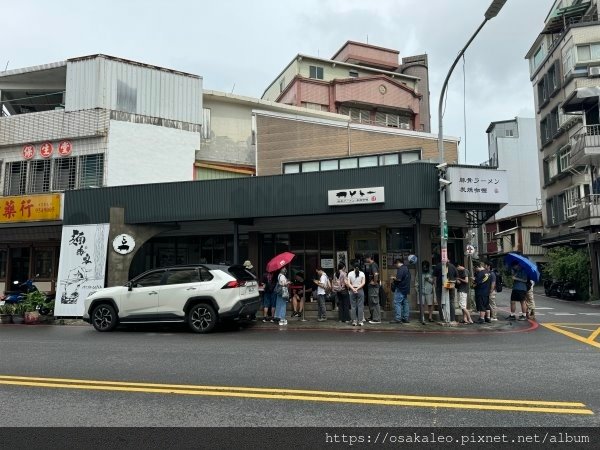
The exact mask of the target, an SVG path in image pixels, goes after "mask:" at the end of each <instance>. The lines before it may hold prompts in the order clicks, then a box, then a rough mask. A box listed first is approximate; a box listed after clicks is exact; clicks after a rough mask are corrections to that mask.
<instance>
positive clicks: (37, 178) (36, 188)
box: [27, 159, 51, 194]
mask: <svg viewBox="0 0 600 450" xmlns="http://www.w3.org/2000/svg"><path fill="white" fill-rule="evenodd" d="M50 163H51V161H50V160H48V159H45V160H36V161H31V165H30V167H29V186H28V188H27V192H28V193H30V194H37V193H40V192H48V191H50Z"/></svg>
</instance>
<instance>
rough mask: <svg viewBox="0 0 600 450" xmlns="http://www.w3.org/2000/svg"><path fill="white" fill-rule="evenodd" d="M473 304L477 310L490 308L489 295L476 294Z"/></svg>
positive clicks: (481, 310)
mask: <svg viewBox="0 0 600 450" xmlns="http://www.w3.org/2000/svg"><path fill="white" fill-rule="evenodd" d="M475 306H476V307H477V311H478V312H484V311H487V310H489V309H490V296H489V295H476V296H475Z"/></svg>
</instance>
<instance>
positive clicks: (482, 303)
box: [474, 264, 492, 323]
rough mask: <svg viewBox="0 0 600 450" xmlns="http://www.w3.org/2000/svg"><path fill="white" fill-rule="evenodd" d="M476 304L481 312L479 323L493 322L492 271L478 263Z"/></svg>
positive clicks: (475, 283)
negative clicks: (491, 299)
mask: <svg viewBox="0 0 600 450" xmlns="http://www.w3.org/2000/svg"><path fill="white" fill-rule="evenodd" d="M475 270H476V275H475V282H474V285H475V305H476V306H477V311H478V312H479V320H478V321H477V323H486V322H491V320H490V288H491V281H492V280H491V277H490V273H489V272H488V271H487V270H485V268H484V267H483V264H478V265H477V266H476V268H475Z"/></svg>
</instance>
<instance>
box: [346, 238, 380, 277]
mask: <svg viewBox="0 0 600 450" xmlns="http://www.w3.org/2000/svg"><path fill="white" fill-rule="evenodd" d="M379 240H380V238H379V232H377V231H362V232H360V233H351V236H350V255H349V257H350V258H349V261H348V263H349V264H348V268H349V270H350V269H352V265H353V264H354V263H355V262H356V261H358V263H359V264H360V267H361V269H364V267H365V258H366V257H367V256H368V255H373V259H374V260H375V262H376V263H377V264H378V265H379V264H380V258H379V252H380V251H379Z"/></svg>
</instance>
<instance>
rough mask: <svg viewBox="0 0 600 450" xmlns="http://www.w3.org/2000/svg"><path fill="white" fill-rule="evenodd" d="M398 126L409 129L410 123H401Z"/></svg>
mask: <svg viewBox="0 0 600 450" xmlns="http://www.w3.org/2000/svg"><path fill="white" fill-rule="evenodd" d="M400 128H402V129H403V130H410V125H409V124H407V123H401V124H400Z"/></svg>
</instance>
